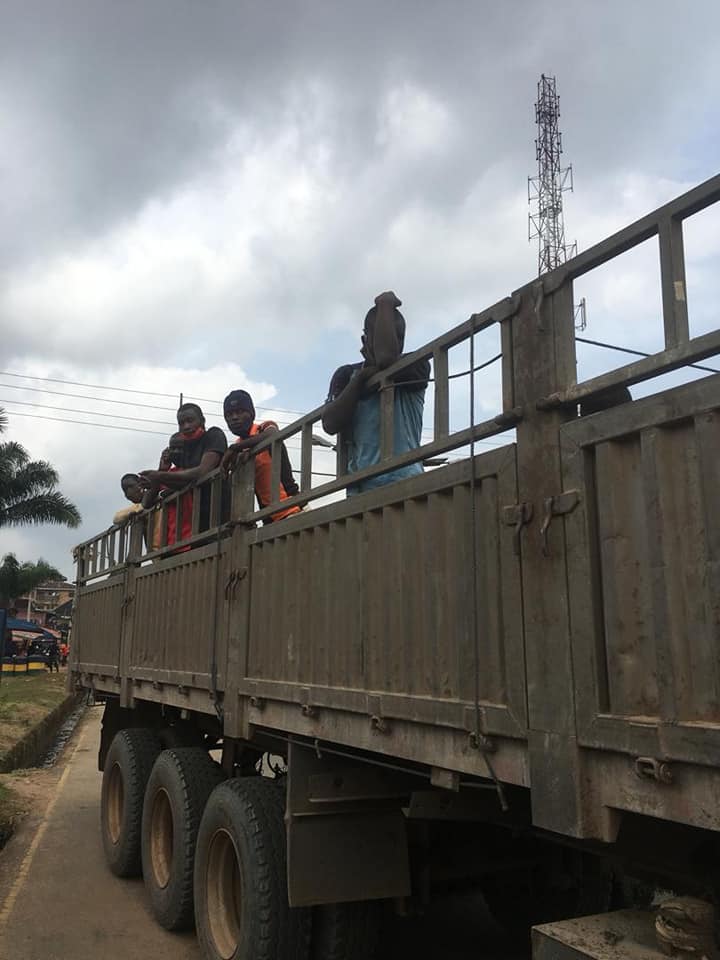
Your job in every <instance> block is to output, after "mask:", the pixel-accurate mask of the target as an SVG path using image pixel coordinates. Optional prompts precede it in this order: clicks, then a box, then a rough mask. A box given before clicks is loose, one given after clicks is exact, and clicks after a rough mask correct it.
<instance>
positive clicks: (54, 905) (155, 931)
mask: <svg viewBox="0 0 720 960" xmlns="http://www.w3.org/2000/svg"><path fill="white" fill-rule="evenodd" d="M100 716H101V712H100V709H97V708H96V709H94V710H91V711H89V712H88V714H87V715H86V717H85V719H84V720H83V722H82V726H81V728H80V731H79V733H78V734H77V736H76V739H75V741H74V742H73V743H71V745H70V747H69V748H68V757H67V758H66V759H65V761H64V762H65V766H64V769H63V771H62V774H61V776H60V778H59V779H58V782H57V787H56V790H55V792H54V795H53V796H52V797H51V799H50V803H49V806H48V809H47V810H46V811H45V812H44V814H43V815H42V818H41V819H40V822H39V823H30V824H29V825H28V827H27V829H26V830H23V831H22V832H21V835H20V836H19V837H18V838H17V839H16V840H13V841H11V843H10V844H9V845H8V847H7V848H6V850H5V851H3V853H2V854H0V857H2V859H1V860H0V871H1V872H2V873H3V874H5V875H6V877H7V876H8V875H9V874H10V873H11V872H12V874H14V877H15V879H14V880H13V881H11V884H10V886H9V888H8V889H7V892H6V896H5V900H4V903H3V904H2V905H1V906H0V958H1V960H129V958H135V957H138V958H139V957H143V958H144V957H145V956H147V957H148V958H152V960H202V957H201V954H200V950H199V949H198V946H197V943H196V940H195V936H194V935H193V934H184V935H178V934H173V933H167V932H166V931H165V930H163V929H162V928H161V927H159V926H158V924H157V923H155V921H154V920H153V919H152V917H151V916H150V913H149V911H148V908H147V904H146V899H145V889H144V886H143V882H142V880H119V879H118V878H117V877H115V876H113V875H112V874H111V873H110V871H109V870H108V868H107V867H106V865H105V860H104V856H103V850H102V843H101V840H100V828H99V809H100V783H101V774H99V773H98V770H97V751H98V744H99V740H100ZM33 828H35V833H34V836H32V837H31V836H28V833H29V832H31V831H32V829H33ZM18 845H20V849H18ZM6 882H7V881H6Z"/></svg>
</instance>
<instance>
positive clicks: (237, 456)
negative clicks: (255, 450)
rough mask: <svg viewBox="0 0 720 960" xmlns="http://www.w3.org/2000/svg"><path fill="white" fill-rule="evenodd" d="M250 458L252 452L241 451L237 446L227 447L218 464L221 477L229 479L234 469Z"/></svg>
mask: <svg viewBox="0 0 720 960" xmlns="http://www.w3.org/2000/svg"><path fill="white" fill-rule="evenodd" d="M251 456H252V450H243V449H241V448H240V447H239V446H237V445H233V446H232V447H228V448H227V450H226V451H225V453H224V454H223V458H222V461H221V463H220V469H221V470H222V473H223V476H224V477H229V476H230V474H231V473H232V472H233V470H235V468H236V467H238V466H242V465H243V464H244V463H247V462H248V460H249V459H250V457H251Z"/></svg>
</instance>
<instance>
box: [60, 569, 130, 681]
mask: <svg viewBox="0 0 720 960" xmlns="http://www.w3.org/2000/svg"><path fill="white" fill-rule="evenodd" d="M124 596H125V575H124V573H122V574H119V575H116V576H113V577H110V578H108V579H107V580H103V581H101V582H99V583H95V584H93V585H92V586H84V587H80V588H79V590H78V596H77V600H76V610H77V612H76V614H75V618H74V622H73V637H72V645H73V655H72V663H73V667H74V668H75V669H78V670H85V671H88V672H94V671H93V670H91V666H97V665H102V666H104V667H112V668H113V672H114V673H117V672H119V663H120V637H121V632H122V618H123V598H124Z"/></svg>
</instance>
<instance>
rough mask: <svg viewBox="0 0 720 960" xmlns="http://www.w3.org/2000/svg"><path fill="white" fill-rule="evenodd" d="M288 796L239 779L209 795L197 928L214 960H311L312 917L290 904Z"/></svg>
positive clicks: (199, 856) (198, 863) (200, 849)
mask: <svg viewBox="0 0 720 960" xmlns="http://www.w3.org/2000/svg"><path fill="white" fill-rule="evenodd" d="M283 813H284V795H283V792H282V790H280V789H279V788H278V785H277V784H276V783H274V782H273V781H271V780H267V779H265V778H264V777H240V778H238V779H236V780H228V781H226V782H225V783H222V784H220V786H219V787H216V788H215V790H213V792H212V793H211V795H210V799H209V800H208V802H207V805H206V807H205V813H204V814H203V818H202V822H201V824H200V831H199V833H198V841H197V850H196V856H195V921H196V926H197V934H198V939H199V941H200V945H201V947H202V949H203V956H204V957H206V958H207V960H306V958H307V955H308V947H309V934H310V911H309V910H305V909H290V907H289V906H288V899H287V880H286V851H285V825H284V821H283Z"/></svg>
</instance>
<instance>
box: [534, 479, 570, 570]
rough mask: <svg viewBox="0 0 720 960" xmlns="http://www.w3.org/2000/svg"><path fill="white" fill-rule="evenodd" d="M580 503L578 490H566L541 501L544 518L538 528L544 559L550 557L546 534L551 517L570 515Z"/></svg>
mask: <svg viewBox="0 0 720 960" xmlns="http://www.w3.org/2000/svg"><path fill="white" fill-rule="evenodd" d="M579 503H580V491H579V490H566V491H565V492H564V493H559V494H557V496H555V497H547V498H546V499H545V500H544V501H543V505H544V516H543V522H542V526H541V527H540V536H541V538H542V552H543V556H544V557H549V556H550V543H549V541H548V532H549V530H550V524H551V523H552V518H553V517H562V516H564V515H565V514H566V513H572V512H573V510H574V509H575V507H576V506H577V505H578V504H579Z"/></svg>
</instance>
